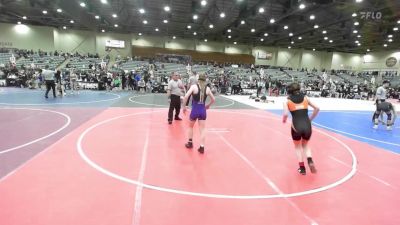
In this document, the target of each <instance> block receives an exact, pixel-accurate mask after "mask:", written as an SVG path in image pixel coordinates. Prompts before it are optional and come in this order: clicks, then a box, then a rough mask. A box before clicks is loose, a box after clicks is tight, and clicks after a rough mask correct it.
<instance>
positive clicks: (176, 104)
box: [168, 95, 181, 121]
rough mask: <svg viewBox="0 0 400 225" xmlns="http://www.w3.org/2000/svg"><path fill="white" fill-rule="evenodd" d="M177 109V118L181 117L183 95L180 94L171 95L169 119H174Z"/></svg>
mask: <svg viewBox="0 0 400 225" xmlns="http://www.w3.org/2000/svg"><path fill="white" fill-rule="evenodd" d="M174 109H175V118H178V117H179V112H180V111H181V97H180V96H179V95H171V102H170V103H169V111H168V121H172V117H173V114H174Z"/></svg>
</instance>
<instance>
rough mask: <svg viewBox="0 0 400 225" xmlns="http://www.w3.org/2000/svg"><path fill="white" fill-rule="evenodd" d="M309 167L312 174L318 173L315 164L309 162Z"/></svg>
mask: <svg viewBox="0 0 400 225" xmlns="http://www.w3.org/2000/svg"><path fill="white" fill-rule="evenodd" d="M308 167H310V170H311V173H317V168H315V165H314V162H308Z"/></svg>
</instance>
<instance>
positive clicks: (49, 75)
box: [42, 65, 56, 98]
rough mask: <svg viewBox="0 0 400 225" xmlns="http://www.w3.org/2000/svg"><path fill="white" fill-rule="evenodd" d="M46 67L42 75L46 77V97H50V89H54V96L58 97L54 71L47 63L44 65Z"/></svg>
mask: <svg viewBox="0 0 400 225" xmlns="http://www.w3.org/2000/svg"><path fill="white" fill-rule="evenodd" d="M44 68H45V69H44V70H43V71H42V77H43V78H44V80H45V82H46V89H47V90H46V94H45V95H44V97H46V98H48V97H49V96H48V94H49V91H50V89H53V97H54V98H56V84H55V81H54V78H55V77H54V75H55V74H54V71H51V70H49V65H46V66H45V67H44Z"/></svg>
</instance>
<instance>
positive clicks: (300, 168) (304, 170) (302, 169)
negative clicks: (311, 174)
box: [297, 166, 306, 175]
mask: <svg viewBox="0 0 400 225" xmlns="http://www.w3.org/2000/svg"><path fill="white" fill-rule="evenodd" d="M297 171H298V172H299V173H300V174H301V175H306V168H305V167H304V166H300V167H299V168H298V169H297Z"/></svg>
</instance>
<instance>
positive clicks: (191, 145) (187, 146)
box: [185, 142, 193, 148]
mask: <svg viewBox="0 0 400 225" xmlns="http://www.w3.org/2000/svg"><path fill="white" fill-rule="evenodd" d="M185 147H186V148H193V142H188V143H186V144H185Z"/></svg>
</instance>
